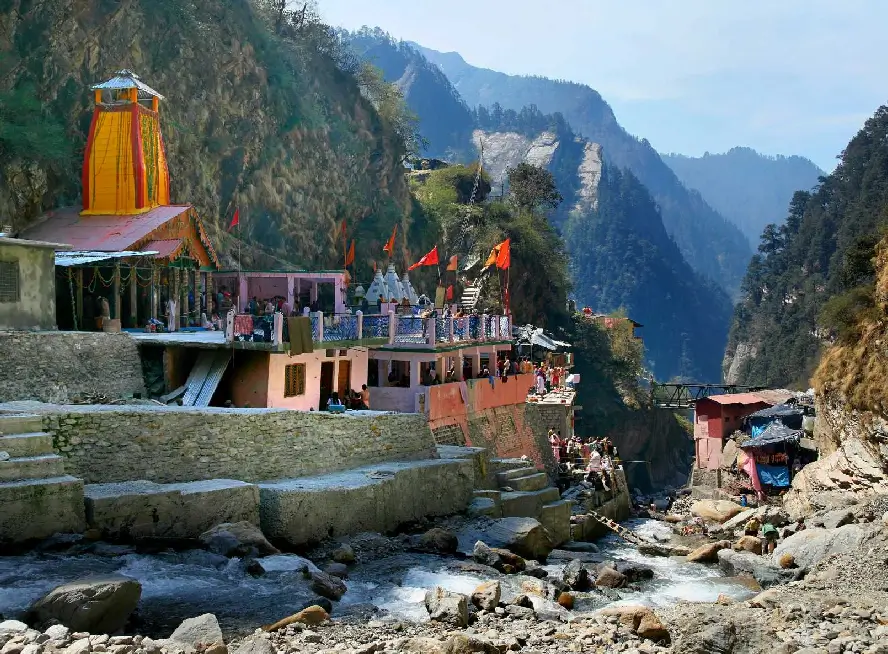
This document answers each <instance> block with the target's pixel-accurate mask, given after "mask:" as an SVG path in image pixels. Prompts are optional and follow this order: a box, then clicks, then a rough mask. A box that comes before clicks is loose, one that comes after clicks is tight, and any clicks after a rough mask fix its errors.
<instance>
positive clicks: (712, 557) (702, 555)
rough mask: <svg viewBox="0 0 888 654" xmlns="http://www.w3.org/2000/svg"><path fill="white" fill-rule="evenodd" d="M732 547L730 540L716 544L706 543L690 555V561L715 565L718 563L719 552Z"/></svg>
mask: <svg viewBox="0 0 888 654" xmlns="http://www.w3.org/2000/svg"><path fill="white" fill-rule="evenodd" d="M730 546H731V541H729V540H719V541H716V542H714V543H706V544H705V545H701V546H700V547H698V548H697V549H695V550H694V551H693V552H691V553H690V554H688V561H692V562H694V563H715V562H716V561H718V553H719V550H723V549H725V548H728V547H730Z"/></svg>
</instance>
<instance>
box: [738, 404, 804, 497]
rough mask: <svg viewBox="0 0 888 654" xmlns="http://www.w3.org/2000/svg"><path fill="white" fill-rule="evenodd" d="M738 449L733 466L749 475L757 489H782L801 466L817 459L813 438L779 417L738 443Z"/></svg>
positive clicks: (788, 483) (763, 491)
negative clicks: (735, 463)
mask: <svg viewBox="0 0 888 654" xmlns="http://www.w3.org/2000/svg"><path fill="white" fill-rule="evenodd" d="M740 449H741V454H740V456H739V457H738V461H737V468H738V469H739V470H742V471H743V472H745V473H746V474H747V475H748V476H749V478H750V480H751V482H752V487H753V488H754V489H755V491H756V492H757V493H766V494H771V493H782V492H783V491H785V490H786V489H787V488H789V485H790V484H791V483H792V479H793V477H794V476H795V474H796V473H797V472H798V471H799V470H801V468H802V467H803V466H805V465H807V464H808V463H811V462H812V461H814V460H816V459H817V451H816V449H814V445H813V441H811V440H809V439H806V438H804V432H803V431H801V430H800V429H792V428H791V427H788V426H786V425H784V424H783V423H782V422H780V420H774V421H772V422H771V423H770V424H769V425H768V426H767V427H766V428H765V429H764V430H763V431H761V433H759V434H758V435H757V436H755V437H754V438H751V439H749V440H747V441H746V442H744V443H741V444H740Z"/></svg>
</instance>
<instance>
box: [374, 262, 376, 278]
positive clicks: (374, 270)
mask: <svg viewBox="0 0 888 654" xmlns="http://www.w3.org/2000/svg"><path fill="white" fill-rule="evenodd" d="M373 274H374V275H375V274H376V261H374V262H373Z"/></svg>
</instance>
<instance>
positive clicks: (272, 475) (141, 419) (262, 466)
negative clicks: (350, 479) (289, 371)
mask: <svg viewBox="0 0 888 654" xmlns="http://www.w3.org/2000/svg"><path fill="white" fill-rule="evenodd" d="M4 408H5V409H10V408H17V409H19V410H22V409H27V411H29V412H31V413H39V414H41V415H42V416H43V421H44V429H45V430H46V431H51V432H53V446H54V449H55V451H56V452H57V453H58V454H60V455H62V456H64V457H65V458H66V460H65V471H66V473H67V474H70V475H73V476H75V477H79V478H82V479H83V480H84V481H85V482H86V483H88V484H103V483H112V482H121V481H129V480H136V479H143V480H147V481H153V482H157V483H175V482H187V481H199V480H205V479H237V480H241V481H247V482H256V481H264V480H268V479H288V478H293V477H302V476H306V475H316V474H322V473H326V472H334V471H338V470H346V469H348V468H354V467H356V466H361V465H369V464H373V463H379V462H382V461H406V460H416V459H428V458H434V457H435V456H436V452H435V443H434V440H433V439H432V434H431V431H430V430H429V427H428V424H427V423H426V421H425V418H424V417H423V416H421V415H417V414H384V413H377V412H370V411H366V412H357V413H349V414H330V413H321V412H302V411H287V410H278V409H215V408H207V409H194V408H190V407H189V408H186V407H151V406H132V405H127V406H83V407H78V406H57V405H46V404H38V403H16V404H13V405H9V404H8V405H0V410H3V409H4Z"/></svg>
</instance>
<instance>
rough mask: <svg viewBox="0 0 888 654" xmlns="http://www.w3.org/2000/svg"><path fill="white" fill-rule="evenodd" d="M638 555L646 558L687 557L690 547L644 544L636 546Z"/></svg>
mask: <svg viewBox="0 0 888 654" xmlns="http://www.w3.org/2000/svg"><path fill="white" fill-rule="evenodd" d="M637 549H638V553H639V554H645V555H647V556H687V555H688V554H690V553H691V548H690V547H685V546H684V545H664V544H662V543H644V544H643V545H639V546H638V548H637Z"/></svg>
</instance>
